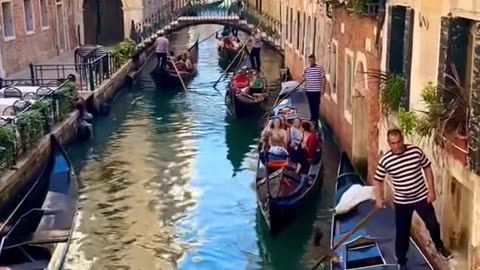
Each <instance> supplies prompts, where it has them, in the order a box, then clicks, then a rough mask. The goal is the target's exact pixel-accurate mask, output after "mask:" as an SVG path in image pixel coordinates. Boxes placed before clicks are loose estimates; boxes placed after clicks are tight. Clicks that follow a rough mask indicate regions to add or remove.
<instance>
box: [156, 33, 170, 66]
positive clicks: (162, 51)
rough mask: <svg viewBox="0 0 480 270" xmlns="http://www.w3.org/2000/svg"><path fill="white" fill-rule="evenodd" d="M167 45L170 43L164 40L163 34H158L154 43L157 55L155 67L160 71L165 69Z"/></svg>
mask: <svg viewBox="0 0 480 270" xmlns="http://www.w3.org/2000/svg"><path fill="white" fill-rule="evenodd" d="M169 45H170V41H168V38H166V37H165V36H164V34H163V33H160V36H159V37H158V38H157V40H156V42H155V53H156V54H157V67H160V68H161V69H165V65H166V63H167V55H168V46H169Z"/></svg>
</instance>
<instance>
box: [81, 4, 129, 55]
mask: <svg viewBox="0 0 480 270" xmlns="http://www.w3.org/2000/svg"><path fill="white" fill-rule="evenodd" d="M123 7H124V6H123V1H122V0H84V1H83V21H84V36H85V44H100V45H105V46H109V45H113V44H116V43H118V42H120V41H123V39H124V38H125V35H124V20H123V16H124V15H123Z"/></svg>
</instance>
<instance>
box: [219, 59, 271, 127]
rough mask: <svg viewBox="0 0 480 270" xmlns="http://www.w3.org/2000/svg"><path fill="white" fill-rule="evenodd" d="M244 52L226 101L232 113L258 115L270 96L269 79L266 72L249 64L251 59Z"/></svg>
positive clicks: (234, 114)
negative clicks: (258, 70)
mask: <svg viewBox="0 0 480 270" xmlns="http://www.w3.org/2000/svg"><path fill="white" fill-rule="evenodd" d="M245 55H246V53H245V52H243V53H242V55H241V56H240V57H241V58H240V59H242V61H240V63H239V64H238V65H237V67H236V70H237V71H236V72H235V75H234V76H233V78H232V79H231V81H230V83H229V84H228V87H227V93H226V94H225V103H226V104H227V108H228V110H229V111H230V113H231V114H232V115H233V116H234V117H236V118H239V117H246V116H250V115H256V114H258V113H259V112H262V111H263V106H264V104H265V103H266V101H267V97H268V81H267V78H266V77H265V75H264V74H262V73H259V72H257V71H256V70H254V69H253V68H251V67H250V66H249V63H250V60H249V59H248V58H247V57H245Z"/></svg>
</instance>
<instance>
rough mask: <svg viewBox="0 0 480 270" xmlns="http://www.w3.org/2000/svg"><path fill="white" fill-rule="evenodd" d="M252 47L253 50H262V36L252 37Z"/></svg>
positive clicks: (256, 34) (258, 34)
mask: <svg viewBox="0 0 480 270" xmlns="http://www.w3.org/2000/svg"><path fill="white" fill-rule="evenodd" d="M252 47H253V48H262V34H261V33H258V32H257V33H255V34H254V35H253V37H252Z"/></svg>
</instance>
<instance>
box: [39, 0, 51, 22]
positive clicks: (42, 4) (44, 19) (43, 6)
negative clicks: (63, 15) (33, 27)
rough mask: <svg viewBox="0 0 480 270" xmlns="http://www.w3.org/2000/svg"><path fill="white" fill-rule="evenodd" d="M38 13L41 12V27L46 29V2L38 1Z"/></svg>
mask: <svg viewBox="0 0 480 270" xmlns="http://www.w3.org/2000/svg"><path fill="white" fill-rule="evenodd" d="M40 12H41V15H42V16H41V17H42V27H44V28H45V27H48V26H49V23H48V6H47V0H40Z"/></svg>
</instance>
